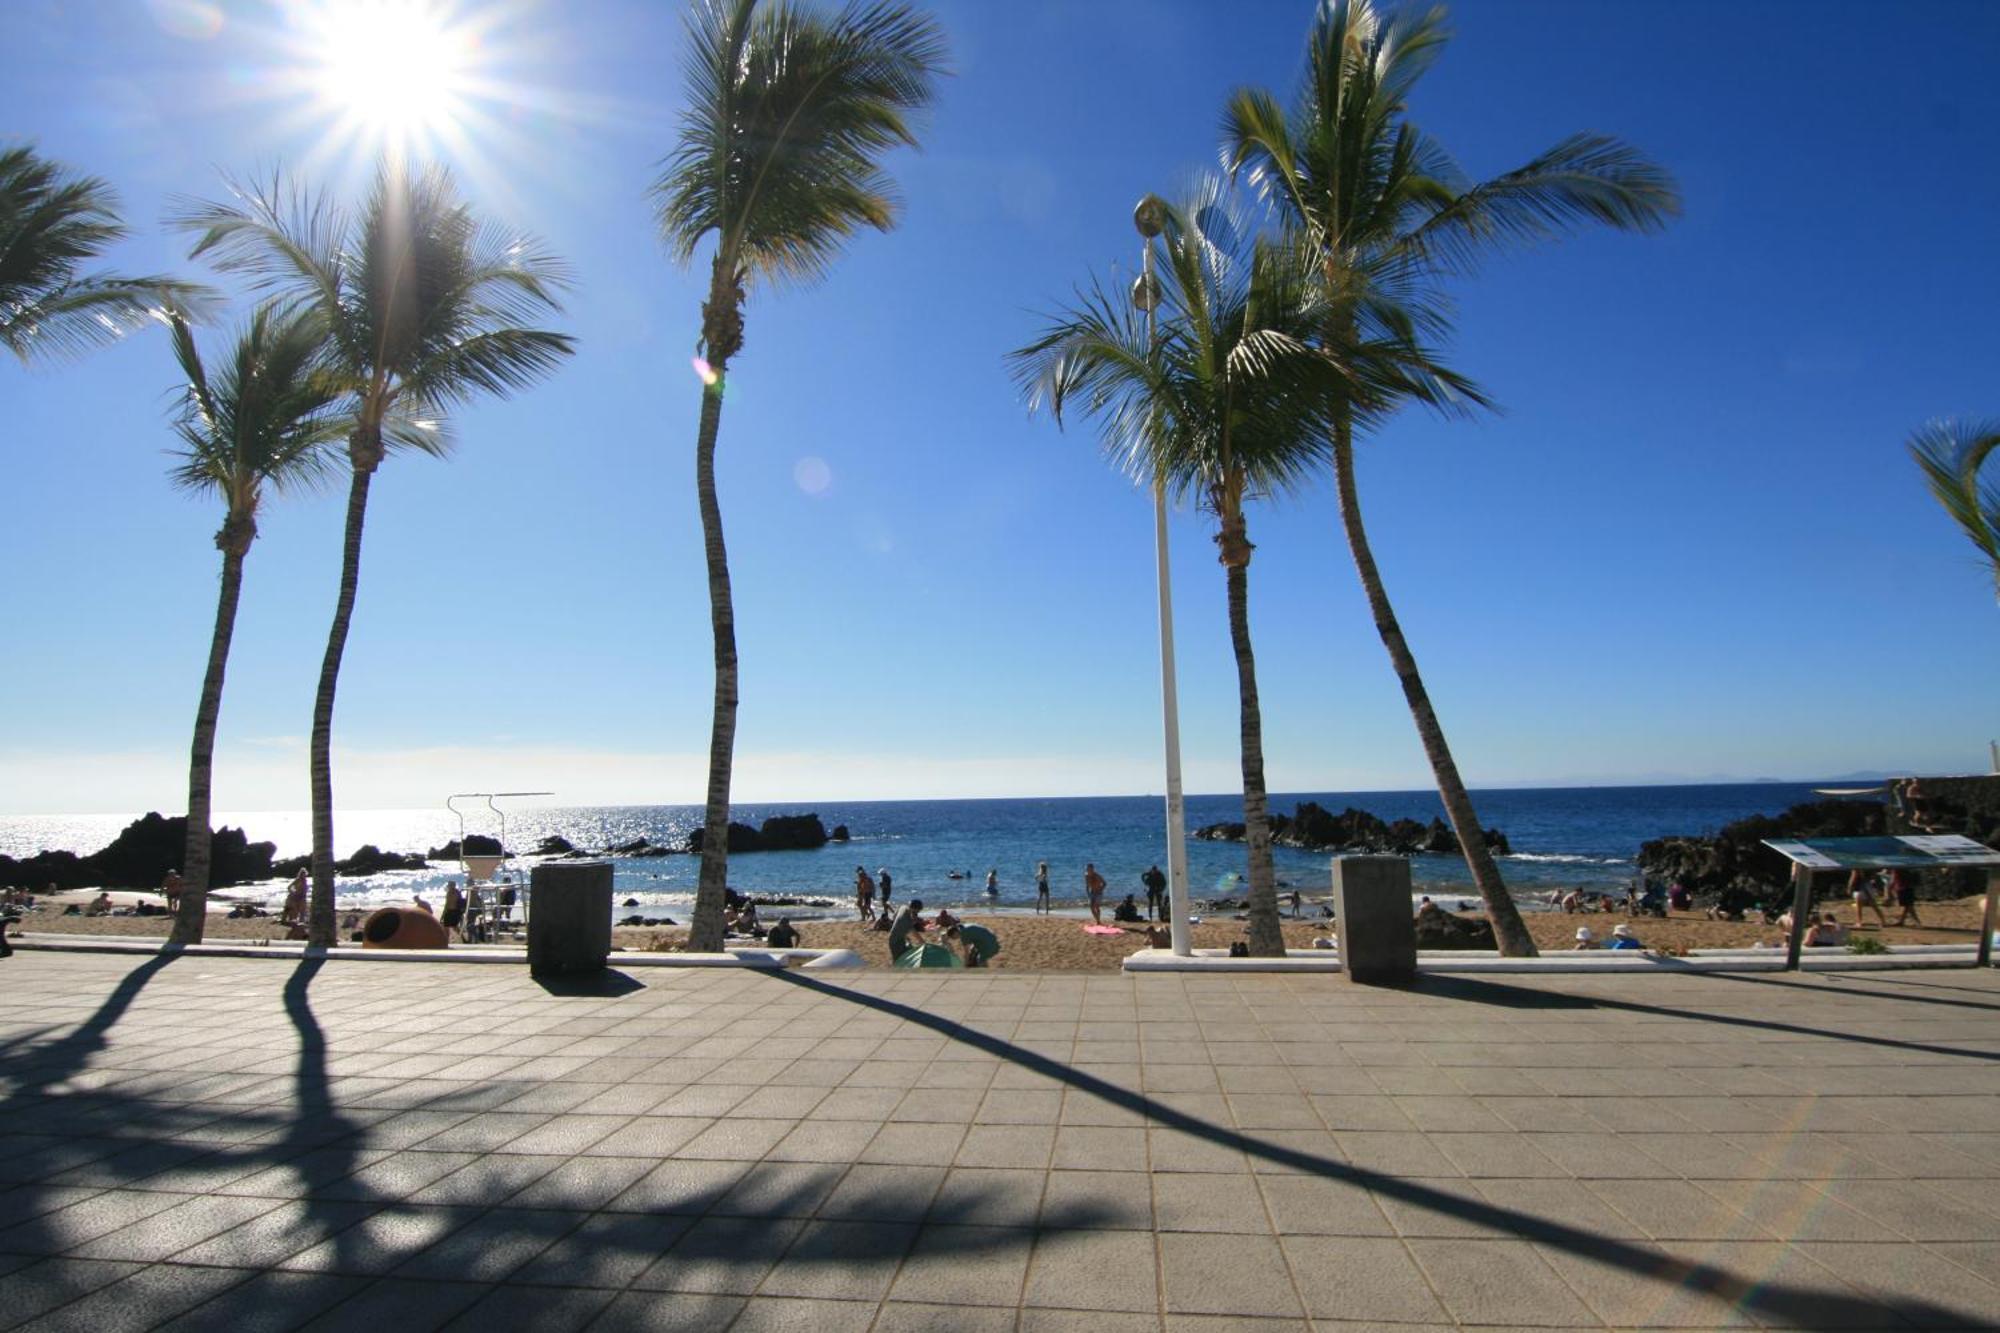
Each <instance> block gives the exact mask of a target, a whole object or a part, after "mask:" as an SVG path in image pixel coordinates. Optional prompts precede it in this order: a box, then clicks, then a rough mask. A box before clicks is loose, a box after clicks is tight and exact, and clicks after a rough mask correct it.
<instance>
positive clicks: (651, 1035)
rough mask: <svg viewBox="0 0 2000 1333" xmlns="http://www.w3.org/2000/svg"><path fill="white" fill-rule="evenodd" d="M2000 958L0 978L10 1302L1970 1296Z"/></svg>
mask: <svg viewBox="0 0 2000 1333" xmlns="http://www.w3.org/2000/svg"><path fill="white" fill-rule="evenodd" d="M1996 1284H2000V975H1996V974H1995V973H1993V972H1986V973H1977V972H1972V971H1953V972H1923V973H1896V974H1882V973H1877V974H1861V975H1853V976H1815V977H1812V978H1809V979H1802V980H1787V979H1779V978H1772V977H1768V976H1757V977H1739V978H1727V977H1646V978H1603V979H1595V978H1579V977H1573V976H1564V977H1543V978H1536V979H1532V980H1528V979H1523V980H1520V981H1511V980H1510V981H1505V982H1502V981H1493V980H1475V979H1472V978H1459V979H1438V980H1433V981H1430V982H1427V983H1426V984H1425V985H1424V986H1423V987H1422V988H1420V989H1417V990H1412V991H1394V990H1376V989H1365V988H1358V987H1353V986H1350V985H1348V984H1346V983H1344V982H1343V981H1341V980H1340V979H1338V978H1334V977H1318V976H1306V977H1284V976H1264V977H1243V976H1237V977H1226V978H1225V977H1187V976H1180V975H1162V976H1151V977H1141V978H1127V977H1121V976H1106V977H1101V978H1100V977H1091V978H1083V977H1076V976H1041V977H1038V976H1028V975H1019V974H1009V973H1004V972H1002V973H991V974H988V975H984V976H981V975H977V974H970V975H968V974H957V975H951V976H945V977H934V976H931V975H926V974H921V973H918V974H908V975H904V974H898V975H894V976H890V975H883V974H869V975H863V976H859V977H854V978H852V979H845V978H844V979H842V980H839V981H825V980H819V979H815V978H812V977H810V976H806V975H801V974H796V973H794V974H789V975H779V976H773V975H765V974H759V973H751V972H740V971H706V970H703V971H693V970H691V971H670V970H654V969H649V970H647V971H645V972H644V973H643V974H641V975H639V976H637V977H634V978H628V979H626V980H625V982H624V983H623V985H622V986H614V987H610V988H606V989H604V990H603V991H601V992H600V993H593V994H574V993H572V994H550V993H548V992H547V991H545V990H544V989H543V988H542V987H540V986H538V985H537V984H535V983H534V982H533V981H532V980H530V979H529V978H528V977H527V976H526V975H525V974H524V973H522V972H515V971H513V970H511V969H500V968H493V967H478V968H459V967H451V966H448V965H431V964H420V965H390V966H383V965H362V964H349V963H330V964H324V965H317V964H313V963H306V964H302V965H301V964H295V963H290V962H279V961H276V960H271V961H265V960H242V959H211V958H197V957H184V958H180V959H178V960H174V961H166V960H163V959H133V958H123V957H110V956H56V955H47V954H32V953H22V954H20V955H17V956H16V957H15V958H13V959H11V960H9V961H7V962H5V963H0V1328H6V1327H13V1326H16V1325H23V1324H25V1325H27V1326H29V1327H33V1328H38V1329H39V1328H47V1329H70V1328H75V1329H88V1330H91V1331H92V1333H113V1331H115V1330H120V1329H126V1328H132V1329H137V1328H151V1327H157V1326H164V1327H170V1328H175V1329H184V1328H185V1329H206V1328H215V1329H229V1330H245V1331H248V1330H261V1329H274V1330H275V1329H288V1328H294V1327H300V1326H306V1327H311V1328H313V1329H349V1328H352V1329H365V1330H368V1331H369V1333H392V1331H396V1330H403V1329H420V1328H428V1327H434V1326H447V1325H448V1326H451V1327H454V1328H473V1329H478V1330H480V1331H481V1333H498V1330H502V1329H507V1328H532V1329H536V1330H551V1331H559V1330H564V1329H572V1328H584V1327H589V1328H591V1329H626V1328H630V1329H683V1328H686V1329H710V1328H716V1329H719V1328H731V1329H737V1330H750V1329H772V1328H799V1329H812V1330H815V1333H839V1331H840V1330H847V1329H855V1330H863V1329H872V1330H876V1331H877V1333H889V1331H891V1330H896V1331H899V1333H900V1331H902V1330H914V1329H950V1330H985V1329H1018V1330H1022V1331H1023V1333H1041V1331H1043V1330H1061V1329H1071V1328H1076V1329H1088V1330H1089V1331H1090V1333H1123V1331H1124V1330H1127V1329H1133V1330H1137V1329H1146V1330H1162V1329H1172V1330H1183V1329H1186V1330H1194V1329H1211V1328H1225V1327H1248V1328H1254V1329H1273V1330H1275V1329H1287V1328H1304V1327H1307V1326H1308V1324H1310V1326H1312V1327H1316V1328H1363V1327H1371V1328H1372V1327H1383V1326H1391V1325H1395V1326H1403V1327H1446V1328H1448V1327H1456V1326H1472V1325H1478V1326H1565V1327H1590V1328H1598V1327H1606V1326H1611V1327H1642V1326H1643V1327H1651V1326H1671V1327H1696V1328H1711V1327H1712V1328H1734V1327H1749V1326H1758V1325H1763V1326H1780V1327H1807V1328H1904V1327H1909V1326H1911V1325H1913V1324H1914V1325H1919V1326H1932V1327H1990V1326H2000V1285H1996Z"/></svg>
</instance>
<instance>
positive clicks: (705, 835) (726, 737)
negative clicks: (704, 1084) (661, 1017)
mask: <svg viewBox="0 0 2000 1333" xmlns="http://www.w3.org/2000/svg"><path fill="white" fill-rule="evenodd" d="M742 299H743V296H742V289H741V287H740V286H738V285H737V284H736V283H735V281H734V266H733V265H732V264H730V263H729V262H727V261H726V260H725V259H724V257H723V256H722V255H721V254H717V255H716V257H715V263H714V268H713V275H712V278H711V280H710V284H709V297H708V301H707V303H706V304H705V305H704V306H703V307H702V342H703V347H704V350H705V351H706V352H707V354H708V363H709V370H710V372H711V373H712V374H713V375H714V377H715V378H714V380H713V382H711V383H708V384H705V385H703V387H702V395H701V428H700V432H699V434H698V435H697V436H696V438H695V447H694V486H695V495H696V497H697V499H698V500H699V502H700V505H701V537H702V550H703V552H704V554H705V555H706V556H707V558H708V616H709V624H710V627H711V628H712V629H713V631H714V636H715V714H714V719H713V721H712V723H711V725H710V728H709V733H708V795H707V798H706V808H705V809H704V811H703V817H702V833H701V879H700V881H699V883H698V884H697V885H696V888H695V896H694V920H693V922H692V924H691V925H690V926H689V928H688V943H687V947H688V948H689V949H690V950H691V951H693V952H696V953H714V952H718V951H720V950H721V948H722V939H723V920H722V909H723V900H724V897H725V893H726V890H727V888H728V884H729V778H730V770H731V767H732V766H733V765H734V763H735V760H736V606H735V603H734V601H733V600H732V598H731V597H730V592H729V552H728V549H727V548H726V547H725V546H724V545H723V541H722V506H721V504H720V502H719V501H718V500H717V499H716V494H715V437H716V435H717V434H718V433H719V432H720V430H721V429H722V392H723V385H724V382H725V381H724V379H723V376H724V374H725V373H726V372H727V369H728V366H729V359H730V357H732V356H733V355H735V352H736V349H737V348H738V347H739V346H741V345H742V340H743V317H742V305H741V302H742Z"/></svg>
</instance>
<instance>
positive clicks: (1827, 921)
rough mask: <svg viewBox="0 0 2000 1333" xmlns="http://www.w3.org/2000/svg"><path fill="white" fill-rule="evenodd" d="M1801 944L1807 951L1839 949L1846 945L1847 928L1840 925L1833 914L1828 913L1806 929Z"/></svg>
mask: <svg viewBox="0 0 2000 1333" xmlns="http://www.w3.org/2000/svg"><path fill="white" fill-rule="evenodd" d="M1803 943H1804V947H1805V948H1808V949H1838V948H1841V947H1843V946H1844V945H1845V944H1846V943H1847V927H1845V926H1843V925H1841V924H1840V922H1839V921H1838V920H1837V919H1836V918H1835V917H1834V915H1833V913H1831V912H1828V913H1826V914H1825V915H1824V916H1822V917H1821V918H1820V919H1819V920H1818V921H1815V922H1813V923H1812V924H1811V925H1810V926H1807V927H1806V937H1805V940H1804V942H1803Z"/></svg>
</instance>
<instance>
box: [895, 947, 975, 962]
mask: <svg viewBox="0 0 2000 1333" xmlns="http://www.w3.org/2000/svg"><path fill="white" fill-rule="evenodd" d="M896 966H897V967H964V966H965V962H964V960H963V959H961V958H960V957H959V956H958V955H957V954H955V953H953V952H952V951H951V950H950V949H947V948H946V947H945V946H944V945H942V944H913V945H911V946H910V947H909V948H907V949H905V950H903V952H902V954H901V955H900V956H898V957H897V959H896Z"/></svg>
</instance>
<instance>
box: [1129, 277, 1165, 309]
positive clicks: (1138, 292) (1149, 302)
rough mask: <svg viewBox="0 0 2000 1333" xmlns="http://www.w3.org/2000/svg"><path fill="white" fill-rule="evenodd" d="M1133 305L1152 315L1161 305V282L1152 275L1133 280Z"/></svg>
mask: <svg viewBox="0 0 2000 1333" xmlns="http://www.w3.org/2000/svg"><path fill="white" fill-rule="evenodd" d="M1132 304H1133V305H1135V306H1137V307H1138V308H1139V309H1140V310H1143V311H1146V312H1147V313H1149V314H1150V313H1151V312H1152V311H1154V310H1157V309H1158V308H1159V305H1160V280H1159V279H1158V278H1156V277H1154V276H1153V275H1152V274H1150V273H1141V274H1140V275H1139V276H1138V277H1136V278H1134V279H1132Z"/></svg>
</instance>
